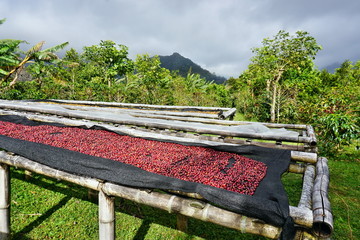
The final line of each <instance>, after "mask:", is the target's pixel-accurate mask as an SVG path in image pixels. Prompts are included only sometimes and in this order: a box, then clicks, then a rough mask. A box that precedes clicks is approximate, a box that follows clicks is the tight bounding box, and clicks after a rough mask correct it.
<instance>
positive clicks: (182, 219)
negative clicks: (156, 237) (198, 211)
mask: <svg viewBox="0 0 360 240" xmlns="http://www.w3.org/2000/svg"><path fill="white" fill-rule="evenodd" d="M176 228H177V230H179V231H182V232H186V231H187V228H188V217H187V216H184V215H182V214H177V215H176Z"/></svg>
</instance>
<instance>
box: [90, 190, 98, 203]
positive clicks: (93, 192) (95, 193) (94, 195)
mask: <svg viewBox="0 0 360 240" xmlns="http://www.w3.org/2000/svg"><path fill="white" fill-rule="evenodd" d="M98 194H99V192H98V191H96V190H94V189H91V188H89V189H88V199H89V200H90V201H91V202H94V203H96V202H97V201H98V198H99V197H98Z"/></svg>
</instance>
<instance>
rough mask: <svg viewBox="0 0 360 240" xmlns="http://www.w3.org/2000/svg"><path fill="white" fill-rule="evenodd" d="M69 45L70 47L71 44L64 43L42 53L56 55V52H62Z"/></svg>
mask: <svg viewBox="0 0 360 240" xmlns="http://www.w3.org/2000/svg"><path fill="white" fill-rule="evenodd" d="M67 45H69V42H64V43H61V44H59V45H56V46H54V47H51V48H47V49H44V50H42V52H51V53H54V52H57V51H60V50H62V49H64V48H65V47H66V46H67Z"/></svg>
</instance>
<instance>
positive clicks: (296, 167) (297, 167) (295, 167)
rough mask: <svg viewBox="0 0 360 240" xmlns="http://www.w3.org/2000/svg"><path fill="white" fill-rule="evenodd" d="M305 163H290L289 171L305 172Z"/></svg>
mask: <svg viewBox="0 0 360 240" xmlns="http://www.w3.org/2000/svg"><path fill="white" fill-rule="evenodd" d="M305 168H306V167H305V165H304V164H303V163H290V165H289V169H288V171H289V172H291V173H300V174H302V173H304V172H305Z"/></svg>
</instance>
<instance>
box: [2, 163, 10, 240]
mask: <svg viewBox="0 0 360 240" xmlns="http://www.w3.org/2000/svg"><path fill="white" fill-rule="evenodd" d="M8 239H10V170H9V166H8V165H6V164H2V163H0V240H8Z"/></svg>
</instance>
